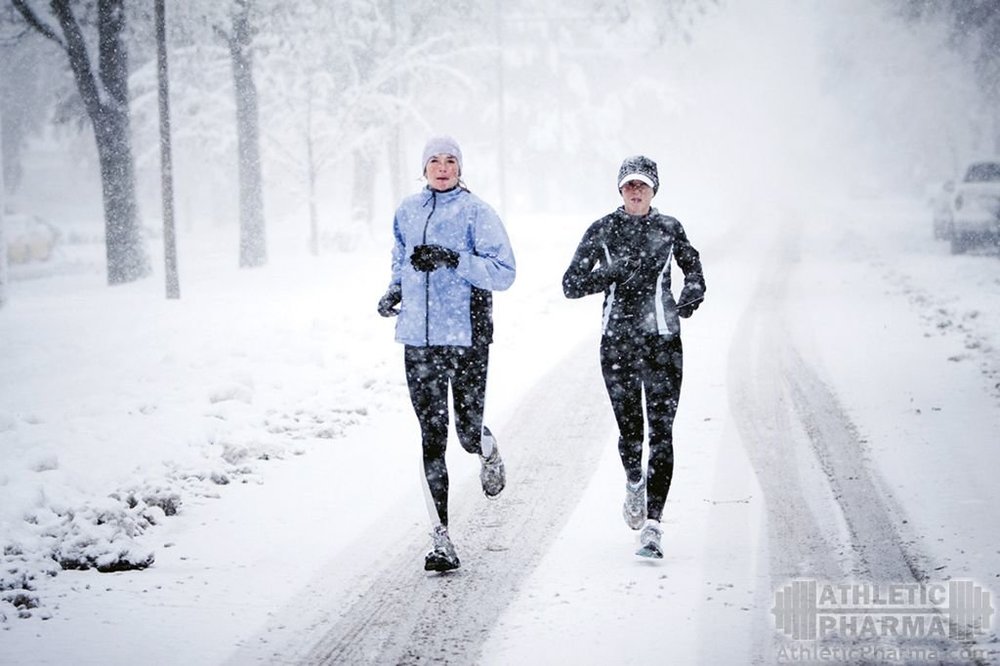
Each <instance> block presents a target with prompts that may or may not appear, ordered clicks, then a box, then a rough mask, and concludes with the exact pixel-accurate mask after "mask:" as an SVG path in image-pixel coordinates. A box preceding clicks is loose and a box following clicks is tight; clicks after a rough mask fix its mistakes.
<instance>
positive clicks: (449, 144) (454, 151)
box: [423, 135, 462, 173]
mask: <svg viewBox="0 0 1000 666" xmlns="http://www.w3.org/2000/svg"><path fill="white" fill-rule="evenodd" d="M435 155H451V156H452V157H454V158H455V159H456V160H458V173H462V149H461V148H459V147H458V141H455V140H454V139H453V138H451V137H450V136H447V135H442V136H434V137H431V138H430V139H428V140H427V145H426V146H424V167H423V168H424V170H426V169H427V163H428V162H430V161H431V158H432V157H434V156H435Z"/></svg>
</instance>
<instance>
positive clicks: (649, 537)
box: [635, 520, 663, 560]
mask: <svg viewBox="0 0 1000 666" xmlns="http://www.w3.org/2000/svg"><path fill="white" fill-rule="evenodd" d="M662 535H663V528H662V527H660V523H659V521H656V520H647V521H646V523H645V524H644V525H643V526H642V531H641V532H639V543H640V544H641V545H642V547H641V548H639V550H637V551H635V554H636V555H638V556H639V557H651V558H653V559H656V560H662V559H663V549H662V548H660V537H661V536H662Z"/></svg>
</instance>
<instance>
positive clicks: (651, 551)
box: [635, 546, 663, 560]
mask: <svg viewBox="0 0 1000 666" xmlns="http://www.w3.org/2000/svg"><path fill="white" fill-rule="evenodd" d="M635 554H636V555H638V556H639V557H646V558H649V559H651V560H662V559H663V551H661V550H660V549H658V548H650V547H649V546H643V547H642V548H640V549H639V550H637V551H635Z"/></svg>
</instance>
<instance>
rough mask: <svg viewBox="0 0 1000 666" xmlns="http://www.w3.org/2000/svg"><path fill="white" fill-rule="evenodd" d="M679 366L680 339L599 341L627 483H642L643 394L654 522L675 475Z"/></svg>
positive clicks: (648, 491) (648, 508)
mask: <svg viewBox="0 0 1000 666" xmlns="http://www.w3.org/2000/svg"><path fill="white" fill-rule="evenodd" d="M683 367H684V352H683V349H682V347H681V339H680V336H674V337H672V338H666V337H664V336H660V335H638V336H614V337H612V336H605V337H604V338H603V339H602V340H601V370H602V371H603V372H604V384H605V386H606V387H607V389H608V396H609V397H610V398H611V407H612V409H613V410H614V413H615V420H616V421H617V422H618V432H619V438H618V453H619V454H620V455H621V459H622V466H623V467H624V468H625V475H626V476H627V477H628V480H629V481H631V482H632V483H635V482H637V481H638V480H639V479H641V478H642V441H643V436H644V432H643V430H644V423H643V415H642V392H643V390H645V392H646V418H647V420H648V421H649V463H648V473H647V475H646V516H647V517H648V518H652V519H653V520H660V518H661V516H662V514H663V505H664V503H666V501H667V493H668V492H669V491H670V481H671V478H672V477H673V474H674V444H673V440H674V435H673V428H674V416H675V415H676V414H677V402H678V400H679V399H680V394H681V378H682V374H683Z"/></svg>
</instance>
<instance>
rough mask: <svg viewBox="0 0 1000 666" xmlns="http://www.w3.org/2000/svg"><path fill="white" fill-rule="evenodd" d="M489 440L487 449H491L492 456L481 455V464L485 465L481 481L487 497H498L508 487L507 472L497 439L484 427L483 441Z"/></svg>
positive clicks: (480, 477)
mask: <svg viewBox="0 0 1000 666" xmlns="http://www.w3.org/2000/svg"><path fill="white" fill-rule="evenodd" d="M487 438H489V442H488V444H489V445H488V446H487V447H485V448H489V449H490V455H489V456H484V455H482V454H479V462H480V463H482V465H483V466H482V469H480V470H479V481H480V483H482V484H483V493H485V494H486V496H487V497H496V496H497V495H499V494H500V491H501V490H503V489H504V486H506V485H507V472H506V470H505V469H504V466H503V459H502V458H501V457H500V449H499V448H498V447H497V438H496V437H494V436H493V433H491V432H490V429H489V428H487V427H485V426H483V440H484V441H486V440H487Z"/></svg>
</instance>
